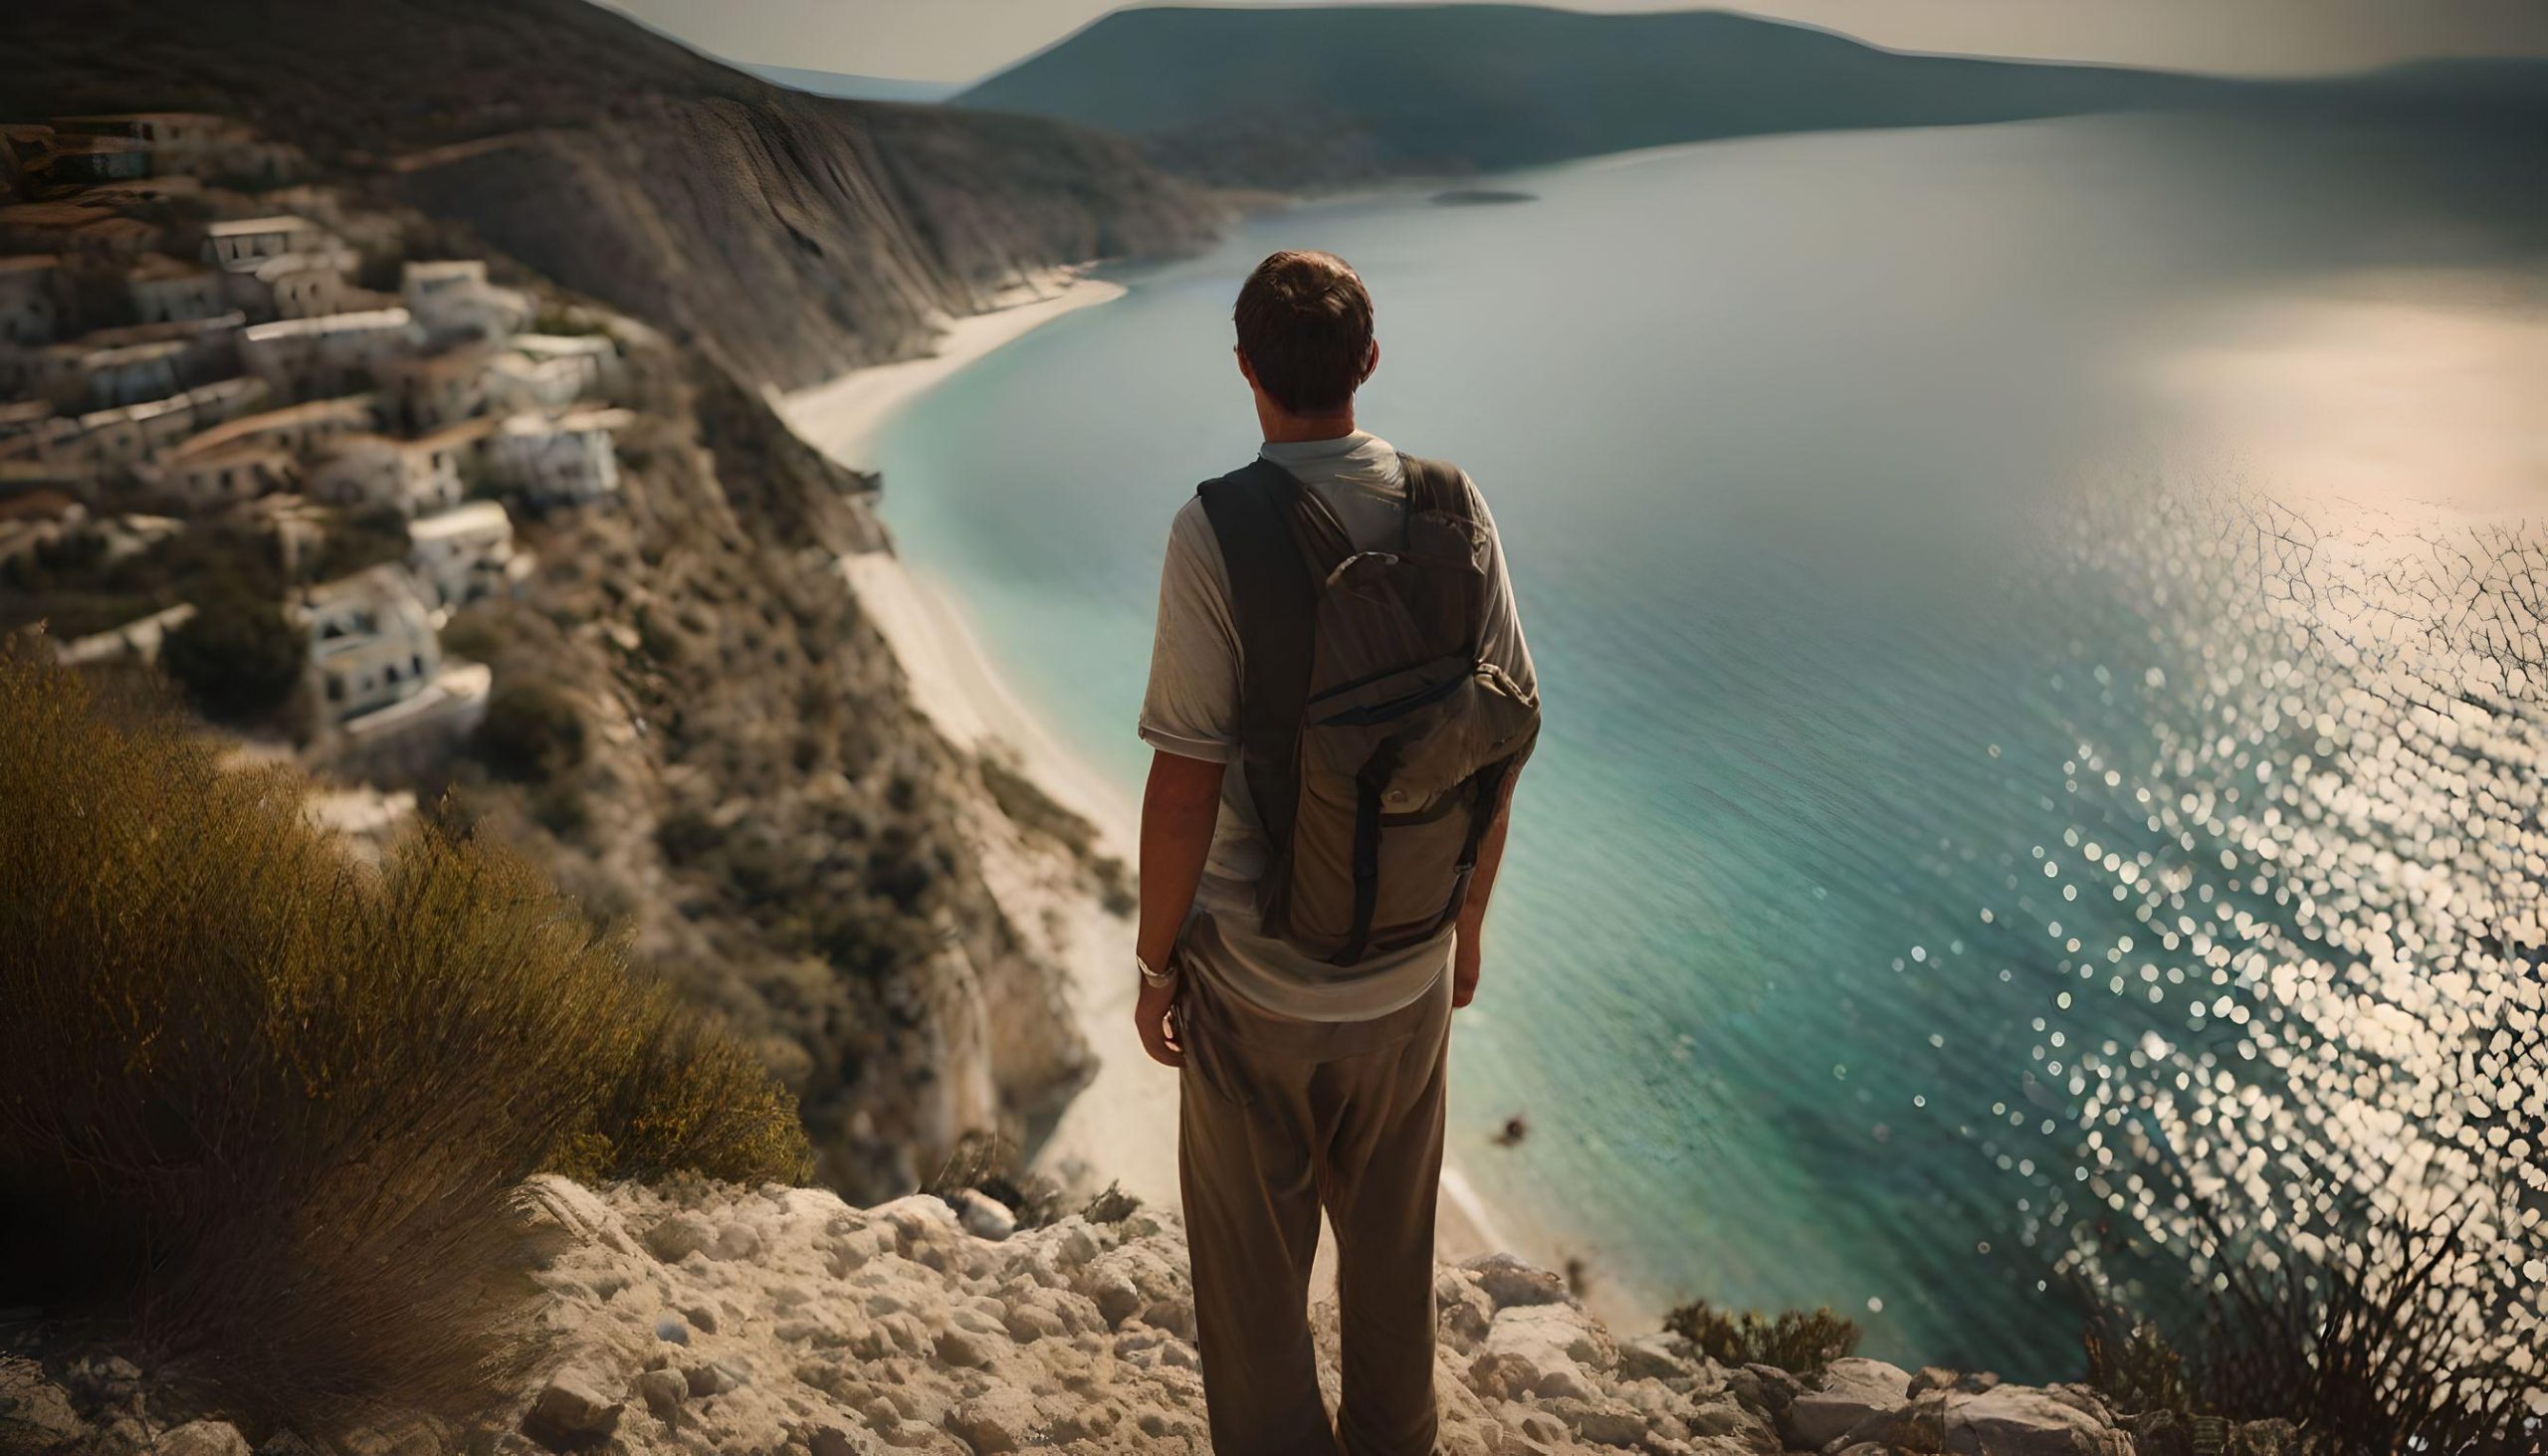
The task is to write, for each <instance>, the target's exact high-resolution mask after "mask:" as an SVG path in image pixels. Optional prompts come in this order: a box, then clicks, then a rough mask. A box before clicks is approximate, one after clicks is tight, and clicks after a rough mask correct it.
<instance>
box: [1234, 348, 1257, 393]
mask: <svg viewBox="0 0 2548 1456" xmlns="http://www.w3.org/2000/svg"><path fill="white" fill-rule="evenodd" d="M1230 356H1231V357H1233V358H1235V359H1237V360H1238V377H1240V378H1241V379H1244V380H1246V381H1247V387H1248V388H1250V389H1254V388H1255V387H1256V366H1255V365H1253V364H1251V363H1249V362H1248V361H1247V350H1245V349H1243V348H1240V347H1239V346H1238V345H1237V344H1231V345H1230Z"/></svg>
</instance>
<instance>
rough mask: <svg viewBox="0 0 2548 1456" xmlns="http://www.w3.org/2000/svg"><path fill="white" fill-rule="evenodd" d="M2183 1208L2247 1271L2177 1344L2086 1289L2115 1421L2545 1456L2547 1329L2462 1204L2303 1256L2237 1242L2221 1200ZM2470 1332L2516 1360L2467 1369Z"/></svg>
mask: <svg viewBox="0 0 2548 1456" xmlns="http://www.w3.org/2000/svg"><path fill="white" fill-rule="evenodd" d="M2188 1201H2189V1203H2190V1205H2191V1206H2192V1208H2193V1210H2194V1212H2195V1216H2196V1217H2197V1218H2198V1219H2200V1220H2201V1221H2202V1223H2203V1225H2204V1226H2205V1227H2206V1228H2207V1229H2209V1230H2211V1231H2212V1232H2213V1234H2214V1236H2215V1238H2216V1239H2217V1240H2218V1241H2219V1243H2220V1245H2221V1246H2222V1247H2225V1248H2237V1249H2240V1250H2242V1251H2244V1252H2245V1253H2247V1254H2248V1255H2249V1257H2243V1258H2237V1259H2232V1260H2229V1261H2225V1262H2224V1263H2223V1264H2222V1265H2221V1266H2220V1268H2219V1270H2218V1277H2217V1278H2216V1279H2215V1280H2214V1281H2213V1282H2212V1284H2211V1285H2210V1287H2209V1288H2208V1290H2207V1292H2206V1295H2205V1297H2204V1299H2203V1301H2202V1305H2201V1311H2200V1314H2199V1315H2197V1316H2195V1317H2193V1318H2191V1319H2186V1320H2184V1321H2183V1323H2182V1325H2181V1327H2180V1336H2181V1338H2180V1339H2179V1340H2177V1341H2171V1340H2170V1339H2169V1338H2167V1336H2165V1335H2164V1334H2163V1333H2162V1332H2161V1330H2160V1328H2159V1327H2158V1325H2157V1324H2156V1323H2154V1322H2153V1321H2151V1320H2149V1319H2147V1318H2146V1317H2144V1316H2142V1315H2141V1314H2139V1313H2137V1312H2135V1311H2134V1310H2132V1309H2130V1308H2128V1307H2126V1306H2124V1305H2121V1304H2118V1303H2114V1302H2112V1301H2110V1300H2107V1299H2104V1298H2101V1297H2100V1292H2099V1291H2097V1290H2095V1289H2093V1288H2087V1289H2083V1291H2082V1293H2083V1294H2084V1295H2085V1296H2086V1297H2087V1299H2088V1300H2089V1301H2090V1304H2091V1315H2090V1318H2089V1321H2088V1325H2087V1330H2086V1333H2085V1337H2084V1342H2083V1343H2084V1345H2085V1350H2086V1354H2087V1362H2088V1383H2089V1384H2091V1385H2093V1386H2095V1387H2096V1388H2097V1389H2099V1390H2100V1391H2102V1392H2104V1393H2105V1394H2106V1395H2107V1397H2108V1398H2110V1399H2111V1400H2113V1401H2114V1403H2115V1404H2116V1405H2117V1406H2118V1407H2119V1408H2121V1409H2125V1410H2134V1411H2139V1410H2172V1411H2176V1412H2179V1413H2182V1414H2191V1415H2200V1416H2214V1417H2220V1418H2223V1419H2227V1420H2232V1421H2255V1420H2268V1419H2280V1420H2288V1421H2291V1422H2292V1423H2293V1424H2295V1425H2296V1426H2297V1427H2298V1428H2299V1434H2300V1439H2301V1443H2302V1446H2303V1448H2304V1449H2306V1450H2309V1451H2313V1452H2316V1451H2327V1452H2342V1453H2354V1452H2361V1453H2366V1456H2373V1453H2377V1456H2387V1453H2392V1452H2402V1451H2415V1452H2430V1453H2434V1456H2517V1453H2518V1456H2535V1453H2537V1452H2539V1451H2541V1450H2544V1449H2548V1330H2543V1329H2542V1328H2541V1327H2540V1326H2539V1325H2538V1323H2537V1321H2536V1320H2535V1318H2534V1317H2532V1316H2531V1315H2530V1314H2529V1313H2528V1311H2527V1309H2526V1307H2525V1303H2524V1302H2525V1300H2526V1299H2527V1298H2528V1296H2529V1291H2528V1290H2527V1289H2525V1288H2524V1287H2523V1286H2522V1284H2521V1283H2520V1282H2518V1281H2514V1282H2512V1283H2509V1284H2508V1283H2506V1282H2505V1281H2502V1280H2499V1279H2494V1278H2491V1277H2489V1276H2490V1275H2492V1274H2494V1273H2495V1272H2496V1271H2493V1270H2490V1269H2486V1268H2483V1267H2482V1264H2483V1256H2482V1255H2478V1254H2473V1253H2471V1251H2470V1250H2469V1249H2468V1247H2467V1246H2466V1244H2465V1243H2464V1241H2463V1240H2462V1237H2461V1233H2462V1229H2461V1224H2460V1221H2459V1220H2460V1219H2461V1217H2462V1216H2463V1213H2462V1205H2459V1204H2444V1205H2442V1206H2440V1207H2438V1208H2435V1209H2430V1210H2419V1211H2418V1212H2417V1213H2415V1214H2413V1215H2410V1214H2406V1213H2401V1212H2398V1211H2395V1210H2381V1211H2374V1212H2371V1213H2369V1214H2367V1215H2366V1218H2365V1222H2364V1223H2363V1225H2362V1226H2361V1227H2360V1228H2358V1229H2357V1230H2356V1231H2355V1234H2354V1237H2353V1238H2351V1239H2350V1240H2346V1241H2343V1242H2332V1241H2331V1242H2328V1243H2324V1244H2314V1243H2313V1244H2307V1245H2303V1244H2302V1243H2300V1242H2299V1241H2294V1240H2278V1239H2276V1238H2274V1237H2273V1236H2272V1235H2270V1234H2265V1235H2250V1236H2248V1237H2246V1238H2243V1239H2238V1240H2232V1239H2231V1237H2230V1227H2229V1218H2230V1210H2228V1209H2227V1208H2225V1207H2224V1205H2223V1203H2222V1202H2221V1201H2220V1200H2218V1199H2214V1198H2210V1197H2206V1196H2201V1195H2196V1196H2193V1197H2190V1198H2189V1200H2188ZM2264 1255H2270V1257H2263V1256H2264ZM2474 1332H2487V1333H2490V1334H2492V1335H2493V1336H2495V1337H2496V1338H2497V1339H2498V1340H2499V1341H2501V1342H2502V1348H2503V1349H2504V1350H2506V1351H2508V1352H2509V1354H2508V1355H2492V1354H2489V1355H2478V1356H2472V1355H2471V1354H2470V1353H2469V1352H2468V1347H2469V1343H2470V1338H2471V1335H2472V1333H2474Z"/></svg>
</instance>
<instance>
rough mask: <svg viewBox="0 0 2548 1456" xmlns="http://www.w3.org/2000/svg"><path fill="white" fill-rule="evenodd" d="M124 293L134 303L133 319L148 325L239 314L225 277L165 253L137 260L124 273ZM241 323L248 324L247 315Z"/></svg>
mask: <svg viewBox="0 0 2548 1456" xmlns="http://www.w3.org/2000/svg"><path fill="white" fill-rule="evenodd" d="M123 291H124V297H125V298H127V299H130V300H131V301H132V313H133V316H134V317H135V318H137V319H139V320H140V321H142V322H144V323H167V322H171V321H174V320H177V319H184V318H218V317H221V316H222V315H224V314H226V313H235V312H239V311H238V310H237V309H236V308H235V307H234V306H233V305H232V303H231V299H230V290H229V288H228V287H227V286H226V285H225V284H224V282H223V275H222V274H220V273H218V272H216V271H215V270H213V269H210V268H206V267H204V266H203V265H202V264H200V263H187V262H184V261H182V260H180V259H175V258H171V257H169V256H168V255H167V254H165V253H146V254H144V255H142V256H141V257H140V258H139V259H137V260H135V261H134V263H133V265H132V267H130V268H128V269H126V270H124V275H123ZM240 321H241V322H242V323H245V322H246V321H247V320H246V318H245V316H244V315H243V316H242V317H241V319H240Z"/></svg>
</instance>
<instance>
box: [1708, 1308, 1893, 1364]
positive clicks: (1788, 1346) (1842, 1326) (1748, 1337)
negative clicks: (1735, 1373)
mask: <svg viewBox="0 0 2548 1456" xmlns="http://www.w3.org/2000/svg"><path fill="white" fill-rule="evenodd" d="M1663 1328H1664V1329H1665V1330H1668V1331H1670V1332H1671V1333H1672V1334H1674V1335H1678V1336H1680V1337H1681V1338H1682V1339H1684V1340H1686V1341H1688V1342H1690V1343H1691V1344H1692V1345H1695V1346H1697V1347H1698V1348H1699V1352H1700V1353H1702V1354H1705V1355H1706V1356H1707V1357H1708V1358H1710V1359H1712V1360H1715V1361H1716V1362H1717V1363H1718V1364H1721V1365H1725V1366H1728V1367H1732V1366H1735V1365H1777V1366H1778V1367H1779V1368H1780V1369H1783V1370H1786V1371H1788V1372H1789V1373H1791V1374H1797V1375H1812V1374H1816V1373H1819V1372H1820V1371H1821V1369H1822V1367H1823V1366H1825V1365H1827V1364H1829V1363H1831V1362H1832V1361H1833V1360H1835V1359H1840V1358H1842V1357H1844V1356H1846V1355H1848V1354H1851V1353H1853V1352H1855V1351H1856V1350H1857V1348H1858V1326H1857V1322H1856V1321H1854V1320H1848V1319H1843V1318H1842V1317H1840V1316H1838V1315H1835V1314H1833V1313H1831V1312H1830V1311H1829V1310H1815V1311H1813V1312H1811V1313H1810V1314H1808V1313H1806V1312H1805V1311H1803V1310H1788V1311H1785V1312H1783V1313H1781V1314H1779V1315H1776V1316H1769V1315H1762V1314H1758V1313H1755V1312H1754V1311H1751V1310H1743V1311H1726V1310H1720V1309H1717V1308H1716V1307H1715V1306H1713V1305H1711V1304H1709V1303H1708V1302H1707V1301H1706V1300H1693V1301H1691V1302H1690V1303H1688V1304H1686V1305H1682V1306H1680V1307H1679V1308H1677V1309H1675V1310H1673V1311H1672V1313H1671V1314H1669V1315H1666V1316H1664V1318H1663Z"/></svg>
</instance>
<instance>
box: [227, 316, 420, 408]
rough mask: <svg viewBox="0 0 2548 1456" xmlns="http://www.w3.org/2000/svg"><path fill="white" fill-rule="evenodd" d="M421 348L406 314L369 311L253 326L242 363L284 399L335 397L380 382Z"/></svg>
mask: <svg viewBox="0 0 2548 1456" xmlns="http://www.w3.org/2000/svg"><path fill="white" fill-rule="evenodd" d="M420 342H421V339H420V336H419V332H418V330H417V328H416V324H415V320H414V319H413V318H411V317H410V316H409V315H408V313H407V311H406V310H404V309H368V310H365V311H363V312H358V313H326V314H321V315H319V316H318V317H315V318H282V319H277V320H276V321H274V322H272V323H258V324H252V325H251V326H250V327H249V328H248V330H247V331H246V332H245V333H243V334H241V335H240V338H239V357H240V359H241V361H242V362H244V363H245V364H246V365H247V366H248V370H249V372H251V373H253V374H255V375H256V376H257V377H259V378H261V379H264V380H265V381H266V382H267V383H269V384H272V385H273V386H274V387H275V388H276V389H278V390H280V391H282V392H283V393H286V394H294V395H303V394H333V393H338V392H341V391H344V390H347V389H354V388H360V387H364V386H367V385H369V384H371V383H372V382H373V381H375V380H377V379H380V378H382V377H383V376H384V375H385V374H386V373H387V372H388V369H389V366H390V365H391V364H393V363H395V362H397V361H399V360H403V359H406V358H409V357H412V356H413V355H414V353H415V351H416V349H417V348H418V346H419V344H420Z"/></svg>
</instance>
